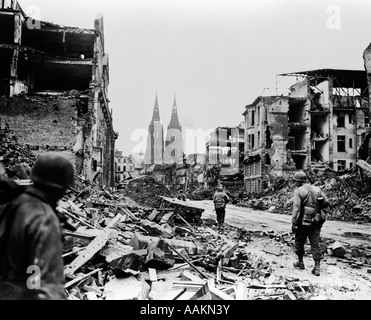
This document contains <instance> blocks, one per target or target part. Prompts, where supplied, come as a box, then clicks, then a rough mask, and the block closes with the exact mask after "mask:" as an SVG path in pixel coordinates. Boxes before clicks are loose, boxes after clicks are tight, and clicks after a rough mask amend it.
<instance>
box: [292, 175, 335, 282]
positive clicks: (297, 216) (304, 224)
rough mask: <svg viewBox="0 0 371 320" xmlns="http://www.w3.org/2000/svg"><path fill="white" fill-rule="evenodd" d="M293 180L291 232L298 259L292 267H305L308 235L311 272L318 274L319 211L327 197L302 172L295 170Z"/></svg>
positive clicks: (325, 202) (319, 253)
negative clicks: (305, 247)
mask: <svg viewBox="0 0 371 320" xmlns="http://www.w3.org/2000/svg"><path fill="white" fill-rule="evenodd" d="M293 180H294V181H295V184H296V186H297V189H296V190H295V191H294V204H293V211H292V232H293V233H294V234H295V253H296V254H297V256H298V261H296V262H294V267H296V268H299V269H305V266H304V261H303V257H304V244H305V242H306V239H307V237H309V241H310V245H311V251H312V257H313V260H314V263H315V264H314V268H313V270H312V273H313V274H314V275H316V276H319V275H320V261H321V258H322V253H321V247H320V232H321V227H322V223H321V221H320V219H319V218H318V217H319V213H320V209H321V206H322V207H323V206H325V205H327V204H328V198H327V197H326V195H325V194H324V193H323V191H322V190H321V189H320V188H319V187H316V186H313V185H311V184H309V183H308V182H307V181H306V180H307V176H306V174H305V173H304V172H300V171H299V172H296V173H295V174H294V177H293Z"/></svg>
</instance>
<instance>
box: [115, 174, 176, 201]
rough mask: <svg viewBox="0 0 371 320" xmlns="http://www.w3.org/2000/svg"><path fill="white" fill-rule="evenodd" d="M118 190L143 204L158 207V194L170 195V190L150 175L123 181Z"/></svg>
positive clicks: (159, 198)
mask: <svg viewBox="0 0 371 320" xmlns="http://www.w3.org/2000/svg"><path fill="white" fill-rule="evenodd" d="M120 191H121V192H122V193H123V194H124V195H126V196H128V197H130V198H132V199H133V200H134V201H136V202H137V203H139V204H140V205H143V206H148V207H153V208H156V207H159V205H160V202H161V197H160V196H166V197H171V196H172V194H171V191H170V190H169V189H168V188H167V187H166V186H165V185H164V184H162V183H158V182H157V181H156V180H155V179H154V178H152V177H151V176H147V175H146V176H141V177H139V178H134V179H131V180H128V181H125V183H124V184H123V187H122V189H120Z"/></svg>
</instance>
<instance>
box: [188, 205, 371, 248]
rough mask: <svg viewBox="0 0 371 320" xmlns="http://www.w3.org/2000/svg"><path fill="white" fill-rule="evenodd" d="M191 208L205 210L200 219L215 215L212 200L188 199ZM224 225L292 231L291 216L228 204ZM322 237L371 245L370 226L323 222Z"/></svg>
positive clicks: (249, 228)
mask: <svg viewBox="0 0 371 320" xmlns="http://www.w3.org/2000/svg"><path fill="white" fill-rule="evenodd" d="M187 202H188V203H190V204H191V205H192V206H195V207H198V208H201V209H204V210H205V211H204V213H203V216H202V217H203V218H214V219H216V214H215V211H214V205H213V202H212V201H211V200H201V201H192V200H187ZM225 222H226V223H228V224H230V225H232V226H235V227H243V228H245V229H246V230H250V231H261V230H275V231H277V232H285V231H288V232H291V216H290V215H285V214H277V213H271V212H268V211H260V210H253V209H251V208H244V207H238V206H235V205H231V204H228V205H227V209H226V216H225ZM321 236H322V237H324V238H331V239H334V240H338V241H340V242H342V243H344V244H349V245H352V246H354V245H361V244H369V245H371V224H370V223H363V224H357V223H353V222H344V221H326V222H325V224H324V225H323V227H322V231H321Z"/></svg>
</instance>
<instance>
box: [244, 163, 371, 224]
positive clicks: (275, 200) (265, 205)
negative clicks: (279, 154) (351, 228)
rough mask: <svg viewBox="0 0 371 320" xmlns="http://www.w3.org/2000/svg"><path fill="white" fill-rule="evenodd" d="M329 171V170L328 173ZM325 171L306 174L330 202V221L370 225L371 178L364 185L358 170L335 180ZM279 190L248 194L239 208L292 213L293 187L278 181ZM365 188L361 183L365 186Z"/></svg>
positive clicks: (365, 180) (272, 188)
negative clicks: (367, 223)
mask: <svg viewBox="0 0 371 320" xmlns="http://www.w3.org/2000/svg"><path fill="white" fill-rule="evenodd" d="M329 172H330V171H329ZM329 172H327V171H308V175H309V176H310V177H311V178H312V180H313V181H314V184H315V185H317V186H319V187H321V189H322V190H323V191H324V192H325V193H326V195H327V196H328V197H329V200H330V206H329V208H328V210H327V212H328V219H329V220H342V221H354V222H371V193H370V190H371V184H370V182H371V178H368V180H367V177H364V178H363V183H362V181H361V178H360V175H359V174H358V173H357V169H355V168H354V169H352V170H348V171H346V172H345V173H343V174H340V173H337V174H336V175H335V176H334V177H333V176H332V174H329ZM280 181H281V182H280V188H275V187H274V186H272V187H271V188H270V189H265V190H264V191H263V192H261V193H259V194H256V193H253V194H249V195H248V196H247V197H244V198H243V199H240V200H239V201H238V204H237V205H239V206H242V207H249V208H253V209H256V210H268V211H270V212H274V213H280V214H291V212H292V204H293V190H294V186H293V185H292V184H291V183H290V182H289V181H286V180H284V179H283V178H282V179H280ZM366 182H367V184H366V185H364V183H366Z"/></svg>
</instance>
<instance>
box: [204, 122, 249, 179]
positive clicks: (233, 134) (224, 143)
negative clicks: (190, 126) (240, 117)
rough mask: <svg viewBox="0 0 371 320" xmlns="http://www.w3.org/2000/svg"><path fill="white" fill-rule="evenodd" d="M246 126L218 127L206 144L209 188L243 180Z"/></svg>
mask: <svg viewBox="0 0 371 320" xmlns="http://www.w3.org/2000/svg"><path fill="white" fill-rule="evenodd" d="M244 130H245V129H244V124H243V123H241V124H240V125H239V126H236V127H218V128H216V129H215V130H214V131H213V132H212V133H211V134H210V139H209V141H208V142H207V143H206V159H205V166H206V180H207V184H208V185H209V186H212V185H214V184H215V183H217V182H218V181H225V182H223V183H224V184H225V185H227V184H228V181H231V182H238V181H240V180H242V179H241V178H243V159H244V148H245V146H244V145H245V140H244Z"/></svg>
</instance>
